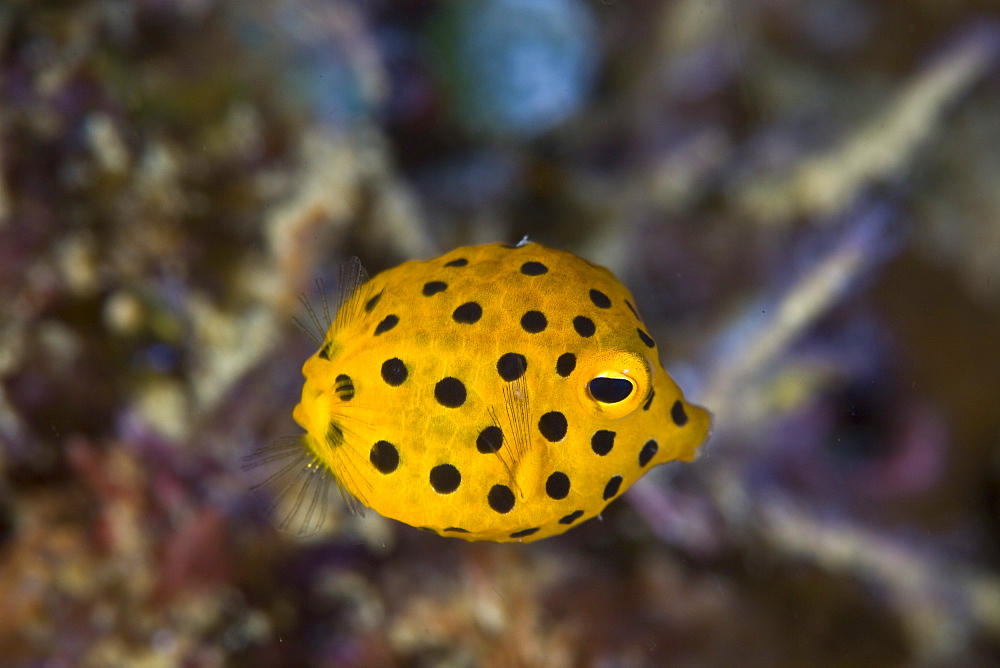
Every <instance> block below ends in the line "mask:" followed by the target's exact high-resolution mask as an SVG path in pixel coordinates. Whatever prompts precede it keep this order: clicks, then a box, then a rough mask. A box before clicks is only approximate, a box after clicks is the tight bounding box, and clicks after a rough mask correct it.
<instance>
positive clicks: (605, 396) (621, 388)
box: [587, 378, 635, 404]
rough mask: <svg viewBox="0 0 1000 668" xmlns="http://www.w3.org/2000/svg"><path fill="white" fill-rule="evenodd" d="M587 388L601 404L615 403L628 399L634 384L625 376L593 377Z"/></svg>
mask: <svg viewBox="0 0 1000 668" xmlns="http://www.w3.org/2000/svg"><path fill="white" fill-rule="evenodd" d="M587 389H589V390H590V396H592V397H594V398H595V399H597V400H598V401H600V402H601V403H602V404H617V403H619V402H622V401H625V400H626V399H628V397H629V395H630V394H632V390H633V389H635V385H633V384H632V381H630V380H629V379H627V378H594V379H593V380H591V381H590V382H589V383H587Z"/></svg>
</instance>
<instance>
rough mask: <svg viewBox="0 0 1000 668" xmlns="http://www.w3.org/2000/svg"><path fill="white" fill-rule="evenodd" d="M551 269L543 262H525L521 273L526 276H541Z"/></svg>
mask: <svg viewBox="0 0 1000 668" xmlns="http://www.w3.org/2000/svg"><path fill="white" fill-rule="evenodd" d="M548 271H549V268H548V267H546V266H545V265H544V264H542V263H541V262H525V263H524V264H522V265H521V273H522V274H524V275H525V276H541V275H542V274H545V273H547V272H548Z"/></svg>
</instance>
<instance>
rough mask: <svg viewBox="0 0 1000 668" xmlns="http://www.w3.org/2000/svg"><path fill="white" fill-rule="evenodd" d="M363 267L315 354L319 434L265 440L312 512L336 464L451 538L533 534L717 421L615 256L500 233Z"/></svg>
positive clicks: (308, 395) (675, 455)
mask: <svg viewBox="0 0 1000 668" xmlns="http://www.w3.org/2000/svg"><path fill="white" fill-rule="evenodd" d="M362 271H363V270H362ZM354 282H355V283H356V285H354V286H351V287H352V288H353V289H352V290H351V291H349V292H348V293H347V294H344V295H343V296H342V300H341V301H342V303H341V304H340V307H339V309H338V311H337V314H336V317H335V318H334V319H333V321H332V322H330V323H328V324H329V327H328V329H327V331H326V333H325V336H324V338H323V340H322V341H321V344H320V347H319V349H318V350H317V351H316V353H315V354H314V355H313V356H312V357H310V358H309V360H308V361H306V363H305V366H304V367H303V369H302V371H303V375H304V376H305V384H304V386H303V388H302V397H301V401H300V402H299V404H298V405H297V406H296V407H295V411H294V414H293V416H294V418H295V421H296V422H298V424H299V425H301V426H302V428H303V429H305V431H306V433H305V434H304V435H303V436H302V437H301V438H299V439H296V440H295V441H294V442H289V443H287V444H284V445H281V446H272V447H271V448H269V449H265V450H263V451H261V452H260V453H258V454H257V455H255V457H257V458H258V459H268V460H278V461H287V464H285V466H284V467H283V468H282V469H281V471H279V474H282V475H285V476H288V475H291V476H299V478H298V483H299V484H298V488H297V489H298V491H296V492H294V493H295V494H297V495H298V498H296V499H294V503H295V505H296V507H297V508H298V509H299V511H300V514H302V512H301V511H303V509H304V511H305V513H306V516H307V517H311V516H313V515H314V514H315V512H316V511H317V510H318V509H317V508H316V506H318V505H319V504H321V503H324V502H325V501H324V500H323V499H324V498H325V494H322V495H321V494H320V493H319V492H318V491H315V490H320V489H322V488H324V487H325V486H326V484H327V483H326V481H330V480H332V481H333V482H335V483H336V484H337V485H338V486H339V488H340V490H341V493H342V494H343V495H344V496H345V498H346V499H348V501H349V502H350V503H351V504H353V505H357V504H360V506H364V507H367V508H371V509H373V510H375V511H376V512H378V513H380V514H381V515H383V516H385V517H389V518H392V519H395V520H399V521H400V522H405V523H406V524H409V525H411V526H414V527H419V528H422V529H427V530H431V531H434V532H436V533H438V534H440V535H443V536H454V537H458V538H464V539H466V540H491V541H533V540H537V539H539V538H545V537H547V536H553V535H556V534H560V533H562V532H564V531H566V530H567V529H569V528H570V527H573V526H576V525H578V524H580V523H581V522H583V521H585V520H587V519H589V518H591V517H594V516H595V515H598V514H599V513H600V512H601V511H602V510H603V509H604V507H605V506H606V505H607V504H608V503H609V502H611V501H612V500H613V499H615V498H616V497H618V496H619V495H620V494H622V493H623V492H624V491H625V490H626V489H628V488H629V486H630V485H632V484H633V483H634V482H635V481H636V480H638V479H639V478H640V477H641V476H642V475H643V474H644V473H646V472H647V471H649V469H650V468H651V467H653V466H655V465H657V464H662V463H664V462H668V461H671V460H675V459H680V460H690V459H692V458H693V457H694V454H695V450H696V449H697V448H698V446H699V445H700V444H701V443H702V442H703V441H704V440H705V438H706V436H707V434H708V430H709V422H710V415H709V413H708V412H707V411H706V410H705V409H703V408H701V407H699V406H695V405H693V404H691V403H688V402H687V401H686V400H685V399H684V396H683V394H682V392H681V390H680V388H678V386H677V384H676V383H675V382H674V381H673V380H672V379H671V378H670V376H669V375H668V374H667V372H666V371H665V370H664V369H663V367H662V366H661V364H660V361H659V358H658V355H657V348H656V343H655V342H654V340H653V338H652V337H651V336H650V334H649V332H648V331H647V329H646V327H645V325H644V324H643V321H642V318H641V317H640V315H639V313H638V311H637V310H636V307H635V305H634V299H633V297H632V295H631V294H630V293H629V291H628V290H627V289H626V288H625V287H624V286H623V285H622V284H621V283H620V282H619V281H618V280H617V279H616V278H615V277H614V276H613V275H612V274H611V272H609V271H608V270H607V269H604V268H603V267H600V266H597V265H595V264H592V263H590V262H588V261H586V260H584V259H581V258H579V257H577V256H575V255H572V254H570V253H566V252H562V251H558V250H553V249H551V248H546V247H544V246H541V245H539V244H537V243H531V242H522V243H520V244H517V245H509V244H499V243H497V244H488V245H482V246H471V247H464V248H458V249H456V250H453V251H451V252H450V253H447V254H446V255H443V256H441V257H438V258H435V259H432V260H427V261H411V262H406V263H404V264H402V265H400V266H398V267H396V268H394V269H390V270H387V271H385V272H382V273H380V274H378V275H377V276H375V277H374V278H372V279H371V280H369V281H364V279H363V276H359V277H357V278H356V280H355V281H354ZM328 320H329V317H328ZM276 475H277V474H276ZM309 489H313V490H314V491H307V490H309ZM307 524H308V522H307Z"/></svg>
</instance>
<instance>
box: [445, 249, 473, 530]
mask: <svg viewBox="0 0 1000 668" xmlns="http://www.w3.org/2000/svg"><path fill="white" fill-rule="evenodd" d="M467 264H469V261H468V260H466V259H465V258H464V257H460V258H457V259H455V260H452V261H451V262H445V263H444V266H446V267H464V266H465V265H467ZM445 531H447V529H445Z"/></svg>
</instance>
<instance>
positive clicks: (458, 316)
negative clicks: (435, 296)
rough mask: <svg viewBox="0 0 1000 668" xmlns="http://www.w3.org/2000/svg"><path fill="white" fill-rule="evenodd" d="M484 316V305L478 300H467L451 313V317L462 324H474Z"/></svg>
mask: <svg viewBox="0 0 1000 668" xmlns="http://www.w3.org/2000/svg"><path fill="white" fill-rule="evenodd" d="M482 317H483V307H482V306H480V305H479V304H477V303H476V302H465V303H464V304H462V305H461V306H459V307H458V308H457V309H455V312H454V313H452V314H451V319H452V320H454V321H455V322H457V323H460V324H462V325H472V324H474V323H477V322H479V319H480V318H482Z"/></svg>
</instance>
